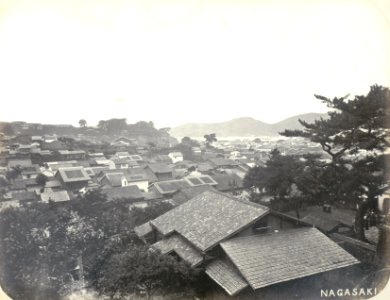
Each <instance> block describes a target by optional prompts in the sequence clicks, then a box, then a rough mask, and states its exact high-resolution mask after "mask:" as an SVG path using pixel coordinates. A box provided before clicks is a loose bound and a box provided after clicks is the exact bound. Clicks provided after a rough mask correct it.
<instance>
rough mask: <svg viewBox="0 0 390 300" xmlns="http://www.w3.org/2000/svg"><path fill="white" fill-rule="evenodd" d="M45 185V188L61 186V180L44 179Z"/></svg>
mask: <svg viewBox="0 0 390 300" xmlns="http://www.w3.org/2000/svg"><path fill="white" fill-rule="evenodd" d="M45 187H46V188H55V187H61V182H59V181H58V180H56V179H54V180H49V181H46V184H45Z"/></svg>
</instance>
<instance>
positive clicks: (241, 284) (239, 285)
mask: <svg viewBox="0 0 390 300" xmlns="http://www.w3.org/2000/svg"><path fill="white" fill-rule="evenodd" d="M206 274H207V275H209V276H210V277H211V278H212V279H213V280H214V281H215V282H216V283H218V284H219V285H220V286H221V287H222V288H223V289H224V290H225V291H226V292H227V293H228V294H229V295H230V296H234V295H236V294H237V293H239V292H240V291H242V290H243V289H244V288H246V287H247V286H248V283H247V282H246V281H245V279H244V278H242V276H241V275H240V273H239V271H238V270H237V268H236V267H235V266H234V265H232V263H230V262H228V261H226V260H221V259H216V260H214V261H213V262H211V263H210V264H209V265H208V266H207V267H206Z"/></svg>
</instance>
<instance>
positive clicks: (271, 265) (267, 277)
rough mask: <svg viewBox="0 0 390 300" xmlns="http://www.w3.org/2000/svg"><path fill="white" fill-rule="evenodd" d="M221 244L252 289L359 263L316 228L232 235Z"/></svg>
mask: <svg viewBox="0 0 390 300" xmlns="http://www.w3.org/2000/svg"><path fill="white" fill-rule="evenodd" d="M221 246H222V249H223V250H224V251H225V252H226V254H227V255H228V257H229V258H230V259H231V260H232V262H233V263H234V265H235V266H236V267H237V268H238V269H239V271H240V273H241V274H242V275H243V277H244V278H245V279H246V280H247V281H248V283H249V285H250V286H251V287H252V288H253V289H254V290H256V289H259V288H261V287H265V286H268V285H272V284H275V283H279V282H284V281H288V280H292V279H296V278H302V277H306V276H309V275H314V274H318V273H322V272H326V271H330V270H334V269H338V268H342V267H346V266H350V265H354V264H357V263H359V261H358V260H357V259H356V258H354V257H353V256H352V255H350V254H349V253H348V252H346V251H345V250H344V249H342V248H341V247H340V246H339V245H337V244H336V243H335V242H333V241H332V240H330V239H329V238H328V237H327V236H325V235H324V234H323V233H321V232H320V231H319V230H318V229H316V228H298V229H291V230H286V231H281V232H277V233H271V234H259V235H255V236H248V237H243V238H236V239H231V240H228V241H226V242H223V243H221Z"/></svg>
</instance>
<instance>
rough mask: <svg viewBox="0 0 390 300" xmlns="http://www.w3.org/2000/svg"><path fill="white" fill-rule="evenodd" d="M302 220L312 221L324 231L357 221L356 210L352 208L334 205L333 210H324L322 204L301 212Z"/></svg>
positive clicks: (351, 224)
mask: <svg viewBox="0 0 390 300" xmlns="http://www.w3.org/2000/svg"><path fill="white" fill-rule="evenodd" d="M300 213H301V215H303V218H302V220H303V221H305V222H308V223H311V224H313V225H315V226H316V227H318V228H319V229H321V230H324V231H330V230H332V229H333V228H335V227H337V226H338V225H340V224H343V225H345V226H349V227H352V226H353V224H354V222H355V215H356V214H355V212H354V211H353V210H351V209H342V208H338V207H332V210H331V212H330V213H329V212H324V211H323V208H322V206H309V207H307V208H305V210H304V211H302V212H300Z"/></svg>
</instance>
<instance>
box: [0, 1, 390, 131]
mask: <svg viewBox="0 0 390 300" xmlns="http://www.w3.org/2000/svg"><path fill="white" fill-rule="evenodd" d="M389 54H390V1H388V0H375V1H374V0H337V1H336V0H324V1H322V0H286V1H284V0H203V1H202V0H193V1H192V0H155V1H152V0H150V1H149V0H139V1H123V0H64V1H56V0H34V1H29V0H5V1H4V0H0V103H1V104H2V108H1V109H0V121H27V122H40V123H50V124H73V125H78V121H79V120H80V119H85V120H86V121H87V123H88V125H91V126H93V125H96V124H97V123H98V121H99V120H105V119H109V118H126V119H127V122H128V123H135V122H137V121H140V120H145V121H153V122H154V124H155V126H156V127H158V128H161V127H174V126H177V125H180V124H183V123H189V122H221V121H227V120H231V119H234V118H238V117H253V118H255V119H258V120H261V121H264V122H268V123H275V122H278V121H281V120H283V119H285V118H288V117H290V116H294V115H297V114H301V113H309V112H326V111H327V108H326V107H325V105H324V104H323V103H321V102H320V101H319V100H317V99H315V98H314V94H319V95H323V96H327V97H330V98H333V97H341V96H345V95H347V94H350V95H351V96H354V95H363V94H367V92H368V90H369V88H370V86H371V85H373V84H380V85H383V86H388V87H389V86H390V55H389Z"/></svg>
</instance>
